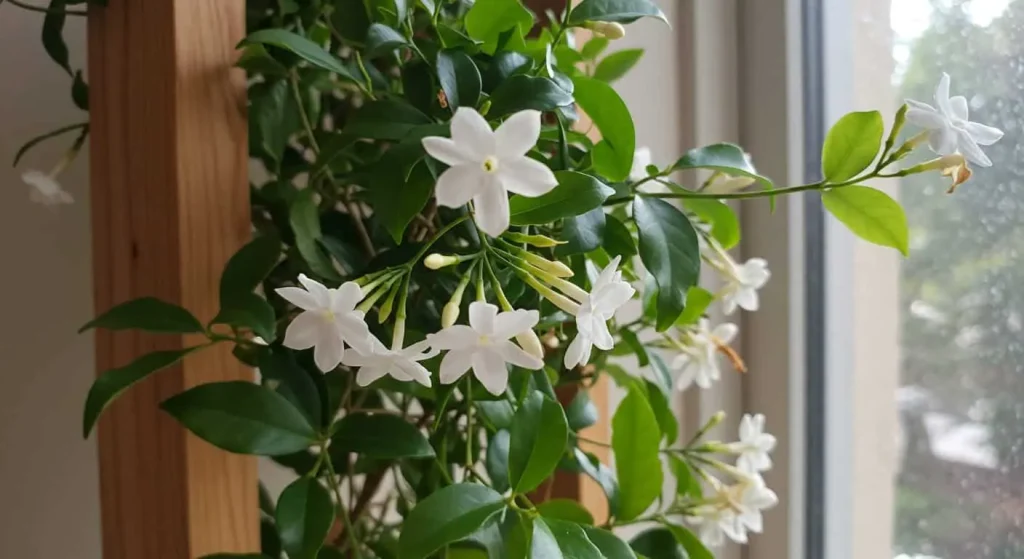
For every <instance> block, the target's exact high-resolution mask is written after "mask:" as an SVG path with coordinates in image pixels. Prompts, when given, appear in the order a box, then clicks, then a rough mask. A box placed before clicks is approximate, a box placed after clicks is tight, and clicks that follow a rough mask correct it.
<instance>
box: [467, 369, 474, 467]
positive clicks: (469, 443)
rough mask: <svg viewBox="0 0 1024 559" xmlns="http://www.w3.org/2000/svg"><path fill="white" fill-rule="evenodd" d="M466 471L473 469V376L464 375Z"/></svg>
mask: <svg viewBox="0 0 1024 559" xmlns="http://www.w3.org/2000/svg"><path fill="white" fill-rule="evenodd" d="M466 469H467V470H472V469H473V376H472V375H466Z"/></svg>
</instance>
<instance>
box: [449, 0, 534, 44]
mask: <svg viewBox="0 0 1024 559" xmlns="http://www.w3.org/2000/svg"><path fill="white" fill-rule="evenodd" d="M465 21H466V32H467V33H469V36H470V37H472V38H474V39H477V40H479V41H483V43H484V46H483V50H484V52H487V53H489V54H490V53H493V52H494V51H495V49H496V48H497V46H498V37H499V36H500V35H501V34H502V33H503V32H504V31H506V30H508V29H512V28H513V27H516V28H518V29H519V31H520V32H521V33H522V35H523V36H525V35H526V34H527V33H529V31H530V28H531V27H533V13H531V12H530V10H527V9H526V8H525V7H523V4H522V2H520V1H519V0H476V2H474V3H473V6H472V7H470V9H469V11H468V12H466V20H465ZM506 50H512V49H506Z"/></svg>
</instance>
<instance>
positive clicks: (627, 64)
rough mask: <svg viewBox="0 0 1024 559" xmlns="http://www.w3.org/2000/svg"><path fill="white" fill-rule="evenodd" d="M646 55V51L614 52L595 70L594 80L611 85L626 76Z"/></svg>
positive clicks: (628, 50) (602, 60)
mask: <svg viewBox="0 0 1024 559" xmlns="http://www.w3.org/2000/svg"><path fill="white" fill-rule="evenodd" d="M643 55H644V49H625V50H620V51H617V52H613V53H611V54H609V55H608V56H606V57H604V58H603V59H601V62H599V63H598V64H597V68H595V69H594V79H595V80H601V81H603V82H608V83H611V82H613V81H615V80H617V79H619V78H621V77H622V76H625V75H626V72H629V71H630V70H631V69H632V68H633V66H636V63H637V62H640V58H641V57H642V56H643Z"/></svg>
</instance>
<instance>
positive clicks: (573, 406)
mask: <svg viewBox="0 0 1024 559" xmlns="http://www.w3.org/2000/svg"><path fill="white" fill-rule="evenodd" d="M565 416H566V419H567V420H568V422H569V428H570V429H572V430H573V431H579V430H580V429H586V428H587V427H590V426H591V425H594V424H595V423H597V420H598V419H600V416H601V414H600V412H599V411H598V409H597V406H596V405H595V404H594V402H593V401H591V400H590V393H589V391H587V390H582V389H581V390H580V391H579V392H577V393H576V396H574V397H573V399H572V402H569V407H568V408H566V410H565Z"/></svg>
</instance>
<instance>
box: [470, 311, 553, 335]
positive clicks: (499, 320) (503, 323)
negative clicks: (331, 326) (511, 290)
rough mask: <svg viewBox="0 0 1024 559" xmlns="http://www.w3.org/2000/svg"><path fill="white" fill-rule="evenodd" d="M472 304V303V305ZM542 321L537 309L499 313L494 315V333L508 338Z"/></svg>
mask: <svg viewBox="0 0 1024 559" xmlns="http://www.w3.org/2000/svg"><path fill="white" fill-rule="evenodd" d="M470 306H472V305H470ZM470 320H472V317H471V318H470ZM539 321H540V314H539V313H538V312H537V311H532V310H531V311H528V310H524V309H516V310H514V311H507V312H503V313H500V314H498V315H497V316H495V317H494V329H493V330H492V331H491V333H492V335H493V336H494V337H495V338H496V339H499V340H507V339H509V338H511V337H512V336H515V335H517V334H521V333H523V332H526V331H528V330H529V329H530V328H533V327H534V326H536V325H537V322H539Z"/></svg>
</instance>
